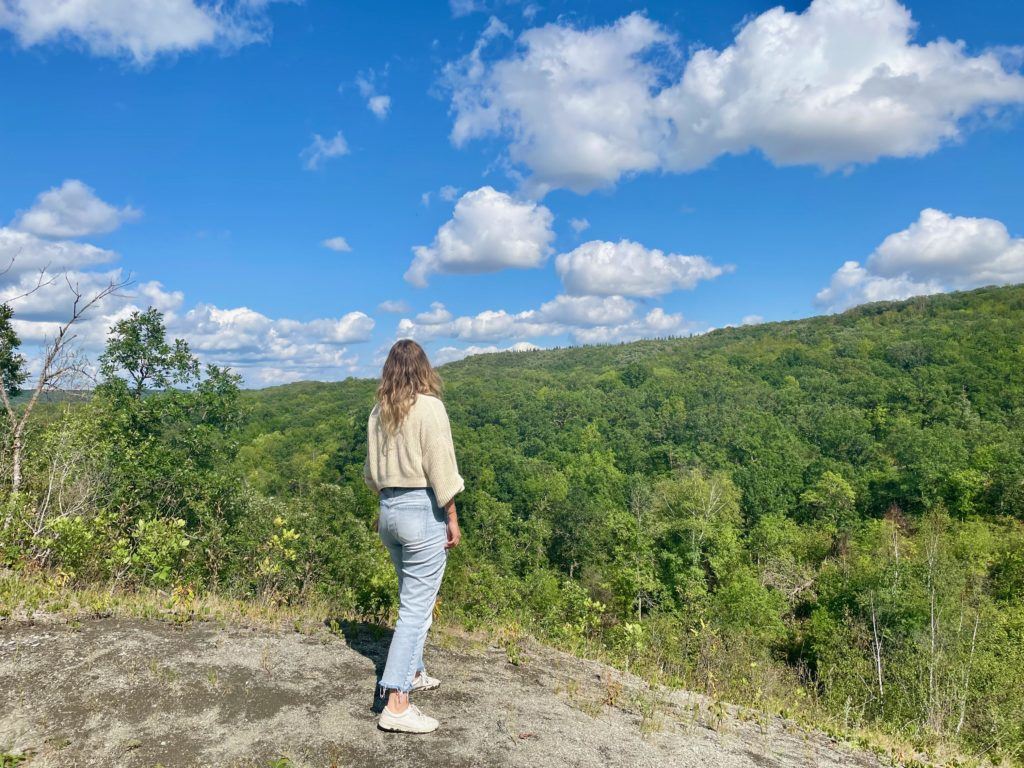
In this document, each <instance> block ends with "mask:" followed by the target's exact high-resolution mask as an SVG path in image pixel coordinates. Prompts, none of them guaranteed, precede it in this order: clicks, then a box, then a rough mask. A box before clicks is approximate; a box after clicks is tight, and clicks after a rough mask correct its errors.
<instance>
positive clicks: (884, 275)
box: [815, 208, 1024, 312]
mask: <svg viewBox="0 0 1024 768" xmlns="http://www.w3.org/2000/svg"><path fill="white" fill-rule="evenodd" d="M1019 282H1024V238H1020V237H1011V236H1010V233H1009V232H1008V231H1007V229H1006V225H1005V224H1003V223H1002V222H1001V221H996V220H995V219H984V218H973V217H969V216H951V215H950V214H948V213H944V212H943V211H938V210H935V209H934V208H926V209H925V210H923V211H921V215H920V216H919V217H918V219H917V221H915V222H914V223H913V224H911V225H910V226H909V227H907V228H906V229H904V230H902V231H900V232H895V233H893V234H891V235H889V236H888V237H886V238H885V240H883V241H882V243H881V245H879V246H878V247H877V248H876V249H875V250H874V252H873V253H872V254H871V255H870V256H869V257H868V258H867V260H866V261H865V263H864V264H863V265H862V264H860V263H859V262H857V261H847V262H845V263H844V264H843V265H842V266H841V267H840V268H839V269H838V270H836V272H835V274H833V275H832V280H831V281H830V283H829V285H828V287H826V288H823V289H822V290H821V291H819V292H818V294H817V296H816V297H815V303H816V304H817V305H818V306H819V307H822V308H823V309H825V310H826V311H829V312H835V311H839V310H842V309H846V308H847V307H852V306H854V305H856V304H863V303H864V302H868V301H882V300H886V299H905V298H908V297H910V296H918V295H923V294H929V293H938V292H940V291H948V290H963V289H969V288H977V287H979V286H982V285H992V284H995V285H1003V284H1007V283H1019Z"/></svg>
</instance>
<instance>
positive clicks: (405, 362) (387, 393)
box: [377, 339, 441, 433]
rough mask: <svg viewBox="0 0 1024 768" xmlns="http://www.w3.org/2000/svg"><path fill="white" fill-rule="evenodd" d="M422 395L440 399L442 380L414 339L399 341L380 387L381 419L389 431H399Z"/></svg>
mask: <svg viewBox="0 0 1024 768" xmlns="http://www.w3.org/2000/svg"><path fill="white" fill-rule="evenodd" d="M420 394H423V395H433V396H434V397H441V377H440V376H438V375H437V373H436V372H435V371H434V369H433V367H432V366H431V365H430V360H428V359H427V353H426V352H424V351H423V347H421V346H420V345H419V344H417V343H416V342H415V341H413V340H412V339H402V340H401V341H396V342H395V344H394V346H392V347H391V351H390V352H388V359H387V360H386V361H385V362H384V371H383V372H382V373H381V377H380V386H379V387H377V403H378V404H379V405H380V420H381V424H383V425H384V430H385V431H386V432H391V433H394V432H397V431H398V428H399V427H400V426H402V422H403V421H404V420H405V417H406V416H407V415H408V414H409V409H410V408H412V406H413V403H415V402H416V395H420Z"/></svg>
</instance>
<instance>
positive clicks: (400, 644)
mask: <svg viewBox="0 0 1024 768" xmlns="http://www.w3.org/2000/svg"><path fill="white" fill-rule="evenodd" d="M378 531H379V533H380V538H381V541H383V542H384V546H385V547H387V549H388V552H389V553H390V554H391V562H392V563H394V566H395V572H396V573H397V574H398V596H399V604H398V622H397V623H396V624H395V635H394V637H392V638H391V647H390V648H389V649H388V660H387V664H385V666H384V674H383V675H382V676H381V679H380V690H381V695H383V693H384V691H385V690H387V689H395V690H399V691H408V690H409V689H410V688H412V681H413V679H414V678H415V677H416V672H418V671H422V670H423V669H424V667H423V644H424V642H425V641H426V639H427V630H428V629H430V624H431V622H432V621H433V613H434V602H435V601H436V600H437V591H438V590H439V589H440V587H441V578H442V577H443V576H444V567H445V565H446V564H447V562H448V550H447V549H445V543H446V542H447V540H448V525H447V521H446V519H445V513H444V510H443V509H441V508H440V507H438V506H437V499H436V498H435V497H434V492H433V491H432V490H431V489H429V488H385V489H384V490H382V491H381V494H380V520H379V523H378Z"/></svg>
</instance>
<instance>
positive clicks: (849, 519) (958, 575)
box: [0, 286, 1024, 759]
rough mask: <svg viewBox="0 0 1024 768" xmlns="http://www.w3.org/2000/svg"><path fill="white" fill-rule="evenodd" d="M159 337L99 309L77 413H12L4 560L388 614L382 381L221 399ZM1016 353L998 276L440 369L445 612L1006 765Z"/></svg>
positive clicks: (1008, 303)
mask: <svg viewBox="0 0 1024 768" xmlns="http://www.w3.org/2000/svg"><path fill="white" fill-rule="evenodd" d="M164 337H165V332H164V329H163V326H162V321H161V318H160V317H159V316H158V314H153V313H139V314H138V315H135V316H132V317H131V318H129V319H128V320H126V321H124V322H122V323H119V324H118V325H117V326H115V327H114V328H113V329H112V333H111V337H110V341H109V343H108V348H107V353H106V354H105V355H104V357H103V362H104V363H105V365H104V367H103V371H102V372H103V376H104V380H103V381H102V383H101V384H100V385H99V386H98V387H97V388H96V390H95V391H94V393H93V396H92V397H91V398H89V399H88V401H87V402H79V403H74V404H55V403H46V404H45V407H44V408H43V410H42V411H41V415H44V416H45V417H46V418H34V419H33V422H32V425H31V428H30V429H29V430H28V431H27V433H26V434H27V436H28V442H27V443H26V451H25V456H26V469H25V483H24V487H22V488H20V489H19V490H16V491H13V492H8V493H7V494H6V496H5V499H4V507H3V509H2V510H0V514H2V515H3V518H2V520H0V526H2V527H0V561H3V562H7V563H8V564H10V565H13V566H14V567H15V568H19V569H20V568H39V567H43V568H46V569H49V571H50V572H52V573H54V574H56V575H57V576H58V577H59V578H60V579H61V580H62V581H67V582H68V583H72V584H75V583H113V584H114V585H117V586H121V587H124V588H131V587H133V586H135V585H151V586H157V587H160V588H162V589H166V590H168V591H170V592H172V593H173V594H175V595H178V594H190V592H189V591H190V590H191V591H207V590H208V591H216V592H226V593H229V594H232V595H235V596H241V597H254V598H258V599H260V600H266V601H272V602H275V603H282V602H299V601H305V600H311V599H316V600H322V601H326V602H327V603H328V604H329V605H330V606H331V609H332V610H336V611H344V612H348V613H350V614H357V615H361V616H363V617H368V618H372V619H376V620H381V621H387V620H389V618H390V617H391V616H392V615H393V611H394V610H395V608H396V584H395V576H394V572H393V570H392V568H391V565H390V562H389V561H388V558H387V556H386V554H385V552H384V550H383V548H382V547H381V546H380V543H379V541H378V540H377V538H376V536H375V534H374V533H373V529H372V520H373V517H374V515H375V512H376V499H375V497H374V496H373V495H372V494H371V493H370V492H369V490H368V489H367V488H366V487H365V485H364V483H363V480H362V467H363V460H364V457H365V451H366V435H365V429H366V419H367V415H368V412H369V409H370V407H371V405H372V403H373V398H374V389H375V386H376V382H374V381H371V380H356V379H349V380H347V381H344V382H339V383H330V384H328V383H313V382H303V383H297V384H291V385H287V386H282V387H275V388H271V389H266V390H261V391H256V392H246V391H241V390H239V388H238V380H237V378H236V377H234V376H232V375H231V374H230V373H229V372H227V371H224V370H222V369H218V368H216V367H210V368H207V370H206V371H205V373H204V374H203V375H200V374H199V371H198V367H197V366H196V364H195V359H194V358H193V357H192V355H191V352H190V350H189V348H188V345H187V340H174V341H173V342H170V341H168V340H166V339H165V338H164ZM10 352H11V354H15V353H16V350H15V349H13V348H12V349H11V350H10ZM12 359H13V358H12ZM1022 363H1024V286H1014V287H1009V288H998V289H982V290H978V291H973V292H969V293H960V294H948V295H940V296H933V297H928V298H921V299H913V300H910V301H906V302H898V303H884V304H873V305H867V306H863V307H860V308H857V309H855V310H851V311H849V312H846V313H844V314H842V315H834V316H828V317H818V318H811V319H807V320H799V321H793V322H786V323H772V324H766V325H761V326H754V327H743V328H726V329H721V330H718V331H714V332H712V333H709V334H706V335H703V336H699V337H694V338H689V339H665V340H654V341H643V342H636V343H632V344H623V345H618V346H604V347H585V348H572V349H553V350H544V351H536V352H520V353H503V354H494V355H483V356H479V357H473V358H469V359H467V360H464V361H461V362H458V363H454V364H451V365H447V366H443V367H442V368H441V374H442V376H443V379H444V381H445V387H446V393H445V402H446V404H447V407H448V411H449V415H450V418H451V422H452V428H453V432H454V437H455V441H456V448H457V453H458V458H459V463H460V469H461V470H462V473H463V475H464V476H465V478H466V484H467V490H466V492H465V493H463V494H460V496H459V497H458V500H457V501H458V504H459V508H460V511H461V512H462V514H461V515H460V517H461V518H462V521H463V528H464V533H465V539H464V542H463V545H462V546H460V547H459V548H458V549H456V550H453V551H452V554H451V558H450V563H449V568H448V573H447V576H446V580H445V583H444V586H443V589H442V596H441V597H442V606H441V611H442V614H443V615H445V616H446V617H447V618H449V619H451V620H456V621H461V622H465V623H467V624H469V625H476V626H486V627H492V628H493V627H509V628H511V629H509V630H508V631H509V632H510V633H511V636H514V634H515V632H517V631H520V630H521V629H525V630H526V631H530V632H533V633H536V634H538V635H540V636H543V637H545V638H546V639H548V640H549V641H552V642H556V643H558V644H559V645H561V646H563V647H566V648H570V649H574V650H576V651H579V652H587V653H601V654H606V655H608V656H609V657H610V658H611V659H613V660H615V661H617V662H618V663H620V664H624V665H627V666H629V667H630V668H631V669H634V670H637V671H641V672H643V673H644V674H647V675H650V676H652V677H657V678H659V679H661V680H663V681H669V682H675V683H678V684H680V685H685V686H688V687H691V688H694V689H697V690H701V691H704V692H707V693H709V694H712V695H715V696H718V697H722V698H725V699H730V700H734V701H742V702H747V703H753V704H755V705H758V706H763V707H771V708H781V709H784V710H787V711H790V712H801V713H804V714H807V715H809V716H812V717H814V718H815V719H816V720H817V721H818V722H821V721H822V720H823V719H824V720H828V721H830V722H832V723H834V724H835V725H837V726H838V727H839V728H841V729H843V728H850V727H854V726H861V725H863V726H870V727H876V728H883V729H886V730H889V731H893V732H895V733H897V734H899V735H900V736H902V737H905V738H911V739H913V740H915V741H919V742H920V743H921V744H922V745H929V744H935V743H938V742H942V741H955V742H958V743H959V744H960V745H961V746H962V747H965V748H967V749H969V750H972V751H975V752H977V753H979V754H982V753H984V754H986V755H988V756H998V757H1000V758H1001V759H1002V758H1014V757H1017V756H1019V755H1020V753H1021V750H1022V749H1024V724H1022V721H1021V718H1020V717H1019V712H1020V708H1021V706H1022V704H1024V461H1022V459H1024V455H1022V454H1024V423H1022V405H1024V397H1022V395H1024V382H1022V378H1021V374H1020V371H1021V370H1022V369H1024V365H1022ZM154 372H156V374H155V375H154ZM143 374H146V375H145V376H143ZM140 380H141V381H143V382H144V383H143V385H141V386H140V384H139V381H140ZM17 414H18V412H17V411H15V416H17ZM5 439H8V441H9V438H8V437H7V436H5ZM2 608H3V605H2V601H0V609H2Z"/></svg>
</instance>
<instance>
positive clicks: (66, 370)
mask: <svg viewBox="0 0 1024 768" xmlns="http://www.w3.org/2000/svg"><path fill="white" fill-rule="evenodd" d="M44 276H45V270H44V271H41V272H40V278H39V281H38V282H37V283H36V285H35V287H34V288H32V289H31V290H30V291H28V292H26V293H25V294H22V296H21V297H19V298H23V297H24V296H27V295H29V294H31V293H35V292H36V291H37V290H39V289H40V288H42V287H43V286H45V285H51V284H53V282H54V281H55V280H56V279H57V278H55V277H51V278H48V279H46V280H44V279H43V278H44ZM64 280H65V282H66V283H67V285H68V289H69V290H70V291H71V295H72V297H73V299H74V300H73V302H72V305H71V316H70V317H69V318H68V319H67V320H66V321H64V322H63V323H61V324H60V325H58V326H57V330H56V332H55V333H54V336H53V338H52V339H51V340H50V342H49V343H47V344H46V346H45V347H44V349H43V356H42V362H41V365H40V368H39V373H38V375H37V376H36V380H35V384H34V385H33V386H32V389H31V394H30V395H29V398H28V402H26V403H25V405H24V406H23V407H21V408H17V407H15V405H14V404H13V403H12V402H11V397H10V395H9V394H8V393H7V389H6V388H5V387H0V397H2V399H3V407H4V411H5V412H6V414H7V421H8V426H9V428H10V446H9V448H8V450H9V452H10V462H11V492H12V493H18V492H19V491H20V490H21V488H22V457H23V454H24V449H25V428H26V427H27V426H28V423H29V419H30V418H31V416H32V411H33V410H34V409H35V407H36V404H37V403H38V402H39V398H40V396H41V395H42V394H43V392H47V391H51V390H54V389H58V388H59V387H60V386H61V384H62V383H63V382H65V381H67V380H68V378H69V377H71V376H74V375H75V374H82V373H84V372H85V366H84V364H83V361H82V360H81V358H79V357H78V356H77V355H76V354H75V350H74V348H73V342H74V340H75V338H76V334H74V333H73V332H72V331H73V328H74V326H75V325H76V323H78V321H80V320H81V319H82V317H83V316H84V315H85V314H86V313H87V312H88V311H89V310H90V309H92V308H93V307H94V306H96V304H98V303H99V302H101V301H102V300H103V299H105V298H106V297H108V296H111V295H113V294H116V293H117V291H119V290H120V289H121V288H124V287H125V286H126V285H128V283H129V282H130V281H129V280H114V279H111V280H110V282H109V283H108V284H107V285H106V286H104V287H103V288H101V289H100V290H98V291H96V292H95V293H93V294H91V295H89V296H86V295H85V294H84V293H83V292H82V290H81V289H80V287H79V285H78V283H72V281H71V278H70V277H69V276H68V275H67V274H66V273H65V275H64ZM10 522H11V520H10V514H8V519H6V520H5V521H4V528H6V527H7V526H8V525H9V524H10Z"/></svg>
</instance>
